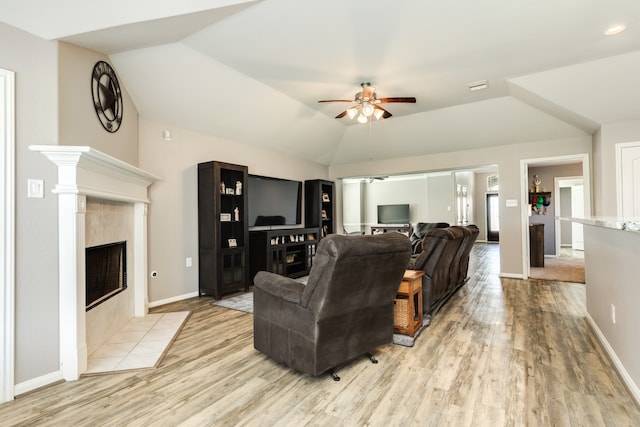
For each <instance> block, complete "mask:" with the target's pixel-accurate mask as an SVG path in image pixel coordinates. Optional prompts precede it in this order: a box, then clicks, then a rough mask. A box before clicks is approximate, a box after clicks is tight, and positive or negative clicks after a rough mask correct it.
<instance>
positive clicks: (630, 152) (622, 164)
mask: <svg viewBox="0 0 640 427" xmlns="http://www.w3.org/2000/svg"><path fill="white" fill-rule="evenodd" d="M616 148H617V151H618V153H617V154H618V159H617V163H618V170H619V172H618V173H619V183H618V185H619V189H618V199H619V200H618V216H621V217H623V218H639V217H640V185H639V184H638V183H639V182H640V142H635V143H628V144H627V143H625V144H617V147H616Z"/></svg>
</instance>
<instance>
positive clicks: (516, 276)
mask: <svg viewBox="0 0 640 427" xmlns="http://www.w3.org/2000/svg"><path fill="white" fill-rule="evenodd" d="M498 277H504V278H506V279H524V274H514V273H500V274H499V275H498Z"/></svg>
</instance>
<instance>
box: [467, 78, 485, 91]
mask: <svg viewBox="0 0 640 427" xmlns="http://www.w3.org/2000/svg"><path fill="white" fill-rule="evenodd" d="M467 87H468V88H469V90H470V91H471V92H473V91H475V90H483V89H486V88H488V87H489V80H480V81H477V82H472V83H467Z"/></svg>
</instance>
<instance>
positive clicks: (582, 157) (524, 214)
mask: <svg viewBox="0 0 640 427" xmlns="http://www.w3.org/2000/svg"><path fill="white" fill-rule="evenodd" d="M576 161H579V162H582V178H583V179H584V214H585V217H587V218H588V217H590V216H591V212H592V211H591V162H590V160H589V153H582V154H569V155H565V156H553V157H540V158H536V159H522V160H520V196H521V197H520V222H521V225H522V227H521V232H522V278H523V279H528V278H529V274H530V270H529V165H537V164H549V165H552V164H558V165H561V164H565V163H573V162H576Z"/></svg>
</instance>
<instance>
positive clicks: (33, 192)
mask: <svg viewBox="0 0 640 427" xmlns="http://www.w3.org/2000/svg"><path fill="white" fill-rule="evenodd" d="M27 197H28V198H29V199H42V198H44V180H42V179H28V180H27Z"/></svg>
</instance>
